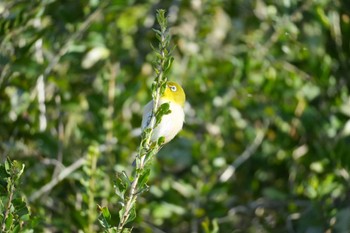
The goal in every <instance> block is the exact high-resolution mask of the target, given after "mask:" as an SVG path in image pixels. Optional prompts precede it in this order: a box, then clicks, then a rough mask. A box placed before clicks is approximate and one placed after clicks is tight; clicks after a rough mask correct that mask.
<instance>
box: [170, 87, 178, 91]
mask: <svg viewBox="0 0 350 233" xmlns="http://www.w3.org/2000/svg"><path fill="white" fill-rule="evenodd" d="M169 88H170V90H171V91H173V92H175V91H176V90H177V88H176V86H169Z"/></svg>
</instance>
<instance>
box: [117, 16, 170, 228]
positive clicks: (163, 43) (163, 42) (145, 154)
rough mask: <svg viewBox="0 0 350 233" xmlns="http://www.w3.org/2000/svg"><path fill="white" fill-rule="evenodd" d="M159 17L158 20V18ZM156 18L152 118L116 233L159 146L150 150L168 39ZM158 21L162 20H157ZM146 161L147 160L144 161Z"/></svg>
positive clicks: (164, 80)
mask: <svg viewBox="0 0 350 233" xmlns="http://www.w3.org/2000/svg"><path fill="white" fill-rule="evenodd" d="M158 17H159V18H158ZM157 18H158V22H159V24H160V26H161V31H160V38H159V43H160V46H159V51H158V52H159V55H160V57H159V59H158V60H157V61H158V64H157V67H156V68H155V69H157V70H158V72H157V77H156V78H155V83H156V89H155V90H153V91H155V93H153V94H152V96H153V108H152V117H151V120H150V123H149V126H148V129H149V133H148V134H142V139H141V143H140V147H139V150H138V155H137V158H139V162H138V163H136V174H135V178H134V180H133V182H132V184H131V187H130V191H129V193H128V196H127V197H126V199H125V200H127V202H126V203H125V205H124V206H123V208H124V213H123V215H122V217H121V219H120V221H119V225H118V232H120V233H122V232H123V230H124V227H125V224H126V223H127V222H128V219H129V217H130V211H131V210H132V208H133V207H134V205H135V203H136V200H137V197H138V194H139V192H140V191H139V190H137V189H138V188H137V187H138V183H139V180H140V178H141V176H142V175H143V171H144V170H145V165H146V164H147V162H148V161H149V158H152V156H153V155H154V154H155V153H157V151H158V150H159V146H155V147H153V148H151V144H152V141H151V138H152V134H153V130H154V128H155V126H156V115H155V113H156V112H157V111H158V108H159V104H160V97H161V95H162V94H163V93H162V85H164V84H165V83H166V80H167V78H166V76H165V74H164V70H165V65H166V61H167V59H168V58H167V52H166V51H167V45H168V37H167V36H166V35H167V28H166V18H164V11H162V10H159V11H158V13H157ZM159 19H162V21H161V20H159ZM146 159H147V160H146Z"/></svg>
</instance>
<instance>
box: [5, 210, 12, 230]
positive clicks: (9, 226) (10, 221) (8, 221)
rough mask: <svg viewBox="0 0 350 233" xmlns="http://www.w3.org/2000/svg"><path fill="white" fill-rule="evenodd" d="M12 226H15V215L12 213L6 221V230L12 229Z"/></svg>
mask: <svg viewBox="0 0 350 233" xmlns="http://www.w3.org/2000/svg"><path fill="white" fill-rule="evenodd" d="M12 224H13V215H12V213H9V214H8V216H7V218H6V221H5V226H6V229H7V230H10V229H12V228H13V226H12Z"/></svg>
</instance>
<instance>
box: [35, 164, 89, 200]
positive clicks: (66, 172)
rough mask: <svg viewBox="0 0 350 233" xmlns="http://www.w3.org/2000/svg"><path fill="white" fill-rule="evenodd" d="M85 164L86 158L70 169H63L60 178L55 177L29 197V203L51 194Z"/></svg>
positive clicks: (72, 165)
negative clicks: (59, 184)
mask: <svg viewBox="0 0 350 233" xmlns="http://www.w3.org/2000/svg"><path fill="white" fill-rule="evenodd" d="M84 163H85V157H83V158H80V159H78V160H77V161H75V162H74V163H73V164H71V165H70V166H69V167H66V168H65V169H63V170H62V171H61V172H60V173H59V174H58V176H56V177H54V178H53V179H52V180H51V181H50V182H49V183H47V184H46V185H44V186H43V187H41V188H40V189H39V190H38V191H36V192H35V193H33V194H32V195H31V196H30V197H29V201H35V200H36V199H38V198H39V197H40V196H42V195H43V194H45V193H47V192H49V191H50V190H51V189H53V188H54V187H55V186H56V185H57V184H58V183H59V182H61V181H62V180H64V179H65V178H66V177H67V176H69V175H70V174H72V173H73V172H74V171H76V170H77V169H79V168H80V167H81V166H82V165H83V164H84Z"/></svg>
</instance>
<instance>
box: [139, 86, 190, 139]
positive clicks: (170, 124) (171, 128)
mask: <svg viewBox="0 0 350 233" xmlns="http://www.w3.org/2000/svg"><path fill="white" fill-rule="evenodd" d="M185 101H186V96H185V92H184V90H183V89H182V87H181V86H180V85H179V84H178V83H176V82H170V81H168V82H167V83H166V88H165V91H164V94H163V96H161V97H160V100H159V106H160V105H162V104H163V103H169V108H170V110H171V112H170V113H169V114H166V115H163V116H162V120H161V122H160V123H159V125H158V126H157V127H156V128H155V129H154V131H153V134H152V138H151V141H153V142H155V141H157V140H158V138H160V137H164V144H165V143H168V142H169V141H171V140H172V139H173V138H174V137H175V136H176V135H177V134H178V133H179V132H180V130H181V129H182V125H183V123H184V120H185V113H184V110H183V107H184V104H185ZM152 109H153V100H151V101H150V102H148V103H147V105H146V106H145V109H144V111H143V116H142V124H141V128H142V130H143V129H145V128H147V127H148V125H149V123H150V119H151V117H152Z"/></svg>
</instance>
